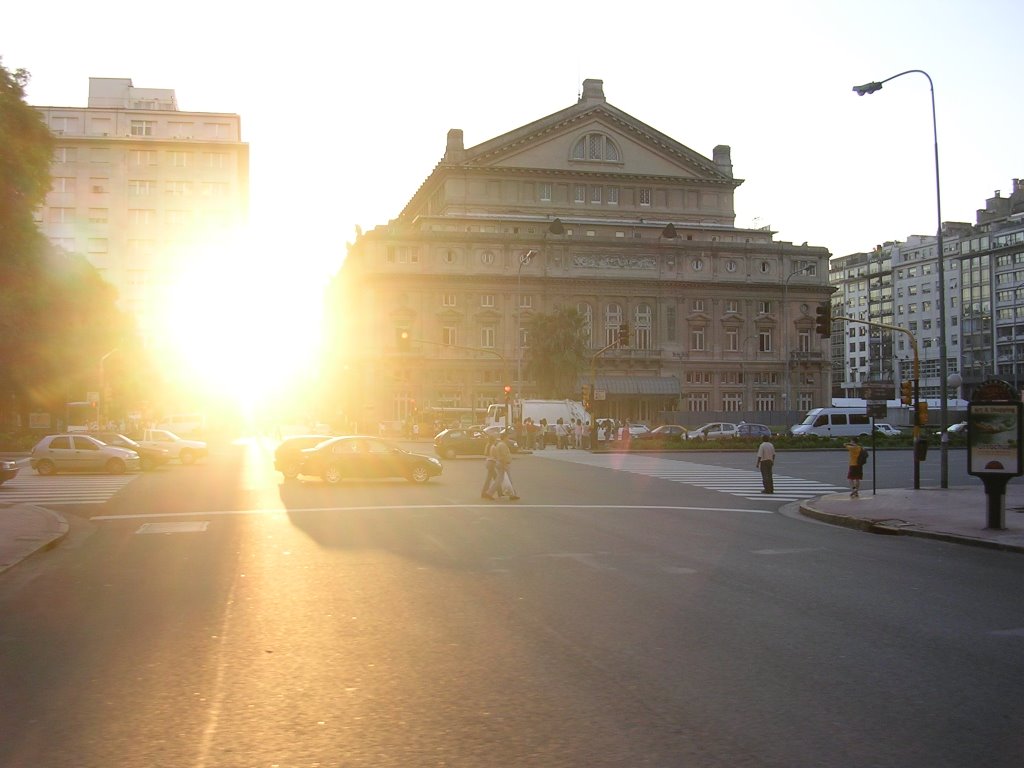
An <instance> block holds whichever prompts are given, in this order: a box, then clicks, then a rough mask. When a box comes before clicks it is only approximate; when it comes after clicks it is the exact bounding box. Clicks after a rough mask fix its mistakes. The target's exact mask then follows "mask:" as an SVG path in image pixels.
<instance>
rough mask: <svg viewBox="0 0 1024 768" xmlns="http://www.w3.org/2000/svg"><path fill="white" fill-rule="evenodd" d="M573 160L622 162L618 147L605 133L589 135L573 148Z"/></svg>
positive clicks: (581, 138)
mask: <svg viewBox="0 0 1024 768" xmlns="http://www.w3.org/2000/svg"><path fill="white" fill-rule="evenodd" d="M572 159H573V160H600V161H604V162H606V163H617V162H619V161H620V160H622V154H621V153H620V152H619V147H618V145H617V144H616V143H615V142H614V141H612V140H611V137H609V136H606V135H605V134H603V133H587V134H584V135H583V136H581V137H580V138H579V139H578V140H577V142H576V143H575V144H574V145H573V148H572Z"/></svg>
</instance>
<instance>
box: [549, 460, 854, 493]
mask: <svg viewBox="0 0 1024 768" xmlns="http://www.w3.org/2000/svg"><path fill="white" fill-rule="evenodd" d="M533 455H534V456H542V457H544V458H545V459H554V460H557V461H567V462H571V463H573V464H583V465H586V466H591V467H601V468H604V469H617V470H619V471H620V472H629V473H631V474H635V475H643V476H645V477H655V478H658V479H659V480H667V481H669V482H673V483H686V484H688V485H696V486H699V487H701V488H705V489H707V490H709V491H717V492H719V493H728V494H730V495H732V496H739V497H742V498H745V499H750V500H752V501H764V500H765V499H764V497H765V495H766V494H762V493H761V489H762V487H763V486H762V484H761V472H760V470H750V469H732V468H728V467H718V466H713V465H709V464H697V463H695V462H691V461H675V460H673V459H661V458H658V457H655V456H635V455H631V454H626V453H615V454H595V453H584V452H581V451H538V452H536V453H534V454H533ZM773 481H774V488H775V493H773V494H771V495H772V497H773V498H774V499H775V500H778V501H796V500H797V499H806V498H810V497H812V496H821V495H823V494H826V493H838V492H841V491H845V490H847V489H846V488H845V487H844V486H838V485H832V484H830V483H822V482H819V481H817V480H805V479H803V478H800V477H792V476H789V475H775V476H774V477H773Z"/></svg>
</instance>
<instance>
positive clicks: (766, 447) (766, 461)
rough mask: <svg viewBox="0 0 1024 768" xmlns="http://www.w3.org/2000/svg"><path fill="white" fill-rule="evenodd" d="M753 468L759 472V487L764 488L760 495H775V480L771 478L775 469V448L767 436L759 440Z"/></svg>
mask: <svg viewBox="0 0 1024 768" xmlns="http://www.w3.org/2000/svg"><path fill="white" fill-rule="evenodd" d="M755 466H757V467H758V468H759V469H760V470H761V485H762V486H764V490H763V491H761V493H775V480H774V478H773V477H772V469H773V468H774V467H775V446H774V445H772V441H771V438H770V437H768V435H765V436H764V437H763V438H761V445H759V446H758V448H757V464H756V465H755Z"/></svg>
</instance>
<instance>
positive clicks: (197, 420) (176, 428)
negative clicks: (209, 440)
mask: <svg viewBox="0 0 1024 768" xmlns="http://www.w3.org/2000/svg"><path fill="white" fill-rule="evenodd" d="M205 426H206V419H204V418H203V415H202V414H201V413H176V414H173V415H172V416H165V417H164V418H163V419H162V420H161V421H160V422H159V423H158V424H157V425H156V428H157V429H164V430H167V431H168V432H173V433H174V434H176V435H178V436H179V437H187V436H189V435H200V434H202V433H203V432H204V431H205Z"/></svg>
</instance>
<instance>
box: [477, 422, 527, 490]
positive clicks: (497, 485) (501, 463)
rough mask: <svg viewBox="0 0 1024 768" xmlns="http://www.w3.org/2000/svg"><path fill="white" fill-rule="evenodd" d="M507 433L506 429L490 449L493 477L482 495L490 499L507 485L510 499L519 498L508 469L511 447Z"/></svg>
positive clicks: (510, 461)
mask: <svg viewBox="0 0 1024 768" xmlns="http://www.w3.org/2000/svg"><path fill="white" fill-rule="evenodd" d="M508 439H509V434H508V430H505V431H504V432H502V433H501V439H500V440H498V442H497V443H495V445H494V447H493V448H492V449H491V454H490V455H491V456H493V457H494V472H495V477H494V480H493V481H492V482H491V485H490V487H489V488H488V489H487V490H486V491H485V492H484V495H485V496H486V497H487V498H490V499H492V500H493V499H496V498H497V497H498V496H500V495H501V493H502V488H503V487H504V486H505V485H506V479H507V481H508V483H507V485H508V488H509V489H510V490H509V494H508V497H509V498H510V499H511V500H512V501H516V500H518V499H519V495H518V494H517V493H516V490H515V487H514V486H513V485H512V475H511V473H510V470H511V469H512V449H511V448H509V445H508Z"/></svg>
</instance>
